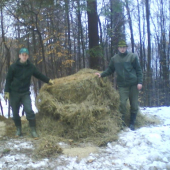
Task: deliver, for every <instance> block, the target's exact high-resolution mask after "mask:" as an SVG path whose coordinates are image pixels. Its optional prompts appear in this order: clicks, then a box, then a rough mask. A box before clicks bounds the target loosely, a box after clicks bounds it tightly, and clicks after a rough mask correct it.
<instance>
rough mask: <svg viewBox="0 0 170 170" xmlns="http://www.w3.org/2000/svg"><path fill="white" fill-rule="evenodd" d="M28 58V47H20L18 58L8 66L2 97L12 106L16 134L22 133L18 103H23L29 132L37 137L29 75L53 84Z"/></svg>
mask: <svg viewBox="0 0 170 170" xmlns="http://www.w3.org/2000/svg"><path fill="white" fill-rule="evenodd" d="M28 58H29V52H28V49H26V48H21V49H20V51H19V59H18V60H17V61H16V62H15V63H14V64H12V65H11V66H10V67H9V70H8V73H7V76H6V84H5V96H4V98H5V100H7V99H8V100H9V102H10V105H11V107H12V112H13V120H14V123H15V126H16V128H17V131H16V136H17V137H19V136H21V135H22V130H21V117H20V116H19V108H20V105H21V104H23V106H24V111H25V113H26V118H27V120H28V121H29V125H30V128H31V134H32V136H33V137H34V138H37V137H38V135H37V133H36V129H35V128H36V122H35V113H34V112H33V110H32V106H31V98H30V91H29V89H30V82H31V76H34V77H36V78H37V79H39V80H41V81H43V82H45V83H49V84H53V80H51V79H49V78H47V77H46V76H45V75H43V74H42V73H40V72H39V71H38V70H37V69H36V67H35V66H34V65H33V64H32V63H31V62H30V61H29V60H28Z"/></svg>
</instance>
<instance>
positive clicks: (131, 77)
mask: <svg viewBox="0 0 170 170" xmlns="http://www.w3.org/2000/svg"><path fill="white" fill-rule="evenodd" d="M114 71H116V74H117V85H118V86H119V87H127V86H133V85H137V84H142V70H141V67H140V64H139V61H138V57H137V56H136V55H135V54H134V53H130V52H126V53H124V54H121V53H119V54H116V55H115V56H113V57H112V58H111V61H110V63H109V66H108V68H107V69H106V70H105V71H104V72H103V73H101V77H105V76H108V75H110V74H112V73H113V72H114Z"/></svg>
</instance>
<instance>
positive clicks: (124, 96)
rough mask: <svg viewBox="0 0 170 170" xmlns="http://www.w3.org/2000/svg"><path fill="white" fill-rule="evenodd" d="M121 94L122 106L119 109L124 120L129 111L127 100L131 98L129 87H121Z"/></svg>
mask: <svg viewBox="0 0 170 170" xmlns="http://www.w3.org/2000/svg"><path fill="white" fill-rule="evenodd" d="M119 96H120V106H119V111H120V113H121V114H122V120H123V121H124V118H125V114H126V113H127V108H126V106H127V100H128V98H129V88H128V87H119Z"/></svg>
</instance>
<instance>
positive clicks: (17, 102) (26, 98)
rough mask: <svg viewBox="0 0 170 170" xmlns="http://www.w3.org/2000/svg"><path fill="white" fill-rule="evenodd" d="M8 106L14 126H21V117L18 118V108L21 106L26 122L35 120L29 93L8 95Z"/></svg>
mask: <svg viewBox="0 0 170 170" xmlns="http://www.w3.org/2000/svg"><path fill="white" fill-rule="evenodd" d="M10 105H11V107H12V112H13V120H14V123H15V126H21V117H20V116H19V108H20V106H21V105H23V107H24V111H25V113H26V118H27V120H28V121H31V120H35V113H34V111H33V110H32V105H31V98H30V92H26V93H17V92H11V93H10Z"/></svg>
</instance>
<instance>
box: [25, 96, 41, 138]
mask: <svg viewBox="0 0 170 170" xmlns="http://www.w3.org/2000/svg"><path fill="white" fill-rule="evenodd" d="M22 104H23V106H24V111H25V113H26V118H27V120H28V121H29V126H30V129H31V134H32V136H33V137H34V138H37V137H38V135H37V133H36V121H35V113H34V112H33V110H32V105H31V98H30V94H27V93H26V94H24V95H23V96H22Z"/></svg>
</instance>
